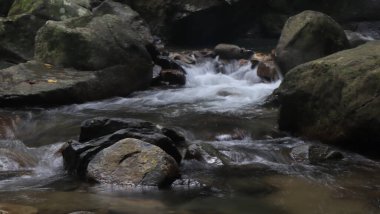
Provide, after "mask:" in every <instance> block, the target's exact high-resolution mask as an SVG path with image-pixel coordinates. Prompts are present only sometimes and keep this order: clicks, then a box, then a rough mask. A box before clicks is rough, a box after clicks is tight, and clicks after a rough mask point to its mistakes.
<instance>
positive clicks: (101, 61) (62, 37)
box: [35, 2, 152, 70]
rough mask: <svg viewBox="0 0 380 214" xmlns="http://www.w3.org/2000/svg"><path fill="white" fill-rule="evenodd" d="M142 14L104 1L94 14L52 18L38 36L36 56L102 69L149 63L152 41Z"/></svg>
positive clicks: (57, 62) (51, 60)
mask: <svg viewBox="0 0 380 214" xmlns="http://www.w3.org/2000/svg"><path fill="white" fill-rule="evenodd" d="M151 37H152V36H151V35H150V31H149V29H148V28H147V27H146V26H145V25H144V22H143V21H142V20H141V19H140V18H139V16H138V14H137V13H136V12H134V11H133V10H131V9H130V8H128V7H127V6H124V5H122V4H119V3H115V2H108V3H103V4H102V5H101V6H100V8H98V9H97V11H96V12H95V13H94V15H91V16H83V17H79V18H75V19H70V20H66V21H61V22H56V21H48V22H47V23H46V25H45V26H44V27H42V28H41V29H40V30H39V32H38V34H37V36H36V52H35V57H36V58H37V59H38V60H40V61H42V62H46V63H50V64H54V65H59V66H64V67H74V68H77V69H80V70H99V69H103V68H105V67H109V66H113V65H119V64H132V63H133V64H136V63H137V64H138V63H149V64H150V61H151V58H150V55H149V53H148V52H147V49H146V46H147V45H149V44H150V42H151V41H152V39H151Z"/></svg>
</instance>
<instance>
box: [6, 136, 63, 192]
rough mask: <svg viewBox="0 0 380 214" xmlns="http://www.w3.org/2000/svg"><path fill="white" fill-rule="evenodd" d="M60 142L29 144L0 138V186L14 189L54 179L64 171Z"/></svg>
mask: <svg viewBox="0 0 380 214" xmlns="http://www.w3.org/2000/svg"><path fill="white" fill-rule="evenodd" d="M62 146H63V144H62V143H57V144H52V145H49V146H44V147H40V148H29V147H27V146H25V145H24V144H23V143H22V142H21V141H18V140H0V189H1V190H3V191H6V190H15V189H20V188H25V187H31V186H35V185H40V184H46V183H49V182H41V181H43V180H46V181H48V180H52V179H53V180H54V177H56V176H57V175H59V174H63V172H64V171H63V160H62V155H61V154H60V153H59V151H60V148H62Z"/></svg>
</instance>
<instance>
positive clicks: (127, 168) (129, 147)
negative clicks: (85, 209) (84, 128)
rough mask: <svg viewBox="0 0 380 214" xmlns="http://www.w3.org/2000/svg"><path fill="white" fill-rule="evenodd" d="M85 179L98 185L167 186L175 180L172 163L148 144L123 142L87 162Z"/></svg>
mask: <svg viewBox="0 0 380 214" xmlns="http://www.w3.org/2000/svg"><path fill="white" fill-rule="evenodd" d="M87 176H88V178H89V179H93V180H95V181H98V182H100V183H108V184H118V185H132V186H135V185H143V186H167V185H170V184H171V183H172V182H173V181H174V180H175V179H177V178H178V177H179V169H178V166H177V163H176V162H175V160H174V159H173V158H172V157H171V156H169V155H168V154H167V153H165V152H164V151H163V150H161V149H160V148H159V147H157V146H154V145H152V144H149V143H146V142H143V141H140V140H136V139H124V140H121V141H119V142H116V143H115V144H114V145H112V146H110V147H108V148H106V149H103V150H102V151H100V152H99V153H98V154H96V155H95V157H94V158H93V159H92V160H91V161H90V163H89V164H88V168H87Z"/></svg>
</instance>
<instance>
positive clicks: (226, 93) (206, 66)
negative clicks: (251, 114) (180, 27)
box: [66, 59, 281, 116]
mask: <svg viewBox="0 0 380 214" xmlns="http://www.w3.org/2000/svg"><path fill="white" fill-rule="evenodd" d="M218 65H220V61H219V60H218V59H215V60H208V61H205V62H202V63H198V64H196V65H192V66H187V67H185V70H186V73H187V83H186V85H185V87H182V88H176V89H167V90H156V91H155V90H153V91H152V90H151V91H144V92H138V93H135V94H134V95H132V97H130V98H117V99H114V100H107V101H102V102H93V103H87V104H82V105H76V106H70V107H68V108H67V109H66V111H74V112H75V111H76V112H77V111H82V110H86V109H94V110H95V109H104V110H115V109H119V108H122V107H125V106H128V108H129V109H134V110H136V111H149V110H157V109H160V108H162V107H168V108H170V107H172V108H173V109H176V111H175V112H172V113H173V114H175V113H178V111H182V112H186V111H196V112H219V113H220V112H238V111H242V110H245V109H247V108H248V107H252V106H255V105H259V104H262V103H263V102H264V101H265V99H266V98H267V97H268V96H269V95H270V94H271V93H272V92H273V91H274V90H275V89H276V88H278V87H279V85H280V83H281V80H278V81H275V82H271V83H264V82H262V80H261V79H260V78H259V77H258V76H257V68H252V64H251V63H250V62H248V63H246V64H245V65H240V63H239V62H238V61H233V62H230V63H227V64H225V65H224V67H223V72H220V69H218ZM177 116H178V115H177Z"/></svg>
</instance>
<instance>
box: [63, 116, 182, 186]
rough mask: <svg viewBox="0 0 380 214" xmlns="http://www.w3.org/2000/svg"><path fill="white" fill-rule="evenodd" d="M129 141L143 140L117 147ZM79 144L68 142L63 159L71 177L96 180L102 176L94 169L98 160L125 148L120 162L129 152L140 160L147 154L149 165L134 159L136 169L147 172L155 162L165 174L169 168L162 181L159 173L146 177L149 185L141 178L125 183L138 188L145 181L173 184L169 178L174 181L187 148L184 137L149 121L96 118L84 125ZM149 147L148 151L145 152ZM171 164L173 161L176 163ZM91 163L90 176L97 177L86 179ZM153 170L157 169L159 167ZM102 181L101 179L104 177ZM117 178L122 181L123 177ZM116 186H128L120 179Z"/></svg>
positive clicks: (157, 183)
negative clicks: (183, 148)
mask: <svg viewBox="0 0 380 214" xmlns="http://www.w3.org/2000/svg"><path fill="white" fill-rule="evenodd" d="M126 138H133V139H139V140H140V141H135V140H126V141H127V143H125V142H122V143H120V145H116V144H118V142H119V141H121V140H124V139H126ZM80 141H81V142H82V143H79V142H75V141H73V142H69V143H68V145H67V147H66V148H65V149H64V151H63V157H64V160H65V167H66V169H67V170H69V172H70V173H71V174H75V175H79V176H80V177H82V178H86V179H89V178H94V177H96V179H95V180H98V179H97V178H98V177H99V176H100V175H99V174H98V172H96V173H95V171H96V170H98V169H97V167H95V166H94V164H95V163H96V164H95V165H99V164H100V163H98V161H100V159H102V158H105V157H103V156H104V155H105V156H107V154H108V153H109V152H110V153H114V152H115V151H118V149H115V148H116V147H119V146H121V148H123V149H125V150H124V151H123V152H122V153H123V154H121V153H120V155H121V156H120V160H118V161H121V162H122V161H123V160H121V159H122V158H123V157H124V156H126V155H128V154H129V153H133V154H136V155H137V156H138V160H140V159H139V158H144V157H145V155H148V159H147V160H146V161H148V162H146V164H148V165H144V164H143V163H145V162H141V161H142V160H141V161H137V160H136V159H133V161H134V162H135V163H136V168H134V169H135V170H140V167H141V169H145V168H144V167H148V168H149V167H153V165H154V164H153V163H156V161H159V160H160V161H163V162H159V164H158V165H157V166H158V167H163V168H162V170H164V171H165V170H166V168H165V167H167V169H168V171H165V173H168V174H167V176H166V177H165V176H164V177H165V179H164V178H162V176H161V175H160V174H157V176H158V177H157V178H154V176H153V174H155V173H153V174H150V175H152V176H153V177H151V176H148V177H147V178H146V179H148V180H149V182H148V180H145V181H146V182H147V183H144V182H143V178H142V177H138V178H137V180H135V179H132V178H131V179H132V180H133V181H131V180H126V182H132V183H133V184H135V185H138V184H140V183H141V182H143V183H141V184H143V185H145V184H146V185H151V184H152V185H164V183H165V184H170V182H172V181H174V180H171V179H169V180H170V182H167V178H174V177H176V176H177V175H178V172H176V170H177V171H178V169H177V168H178V166H177V163H178V164H179V163H180V162H181V160H182V154H181V152H180V151H179V150H180V149H181V148H182V147H185V145H184V143H185V138H184V137H183V136H182V135H181V134H179V133H177V132H176V131H174V130H171V129H168V128H162V127H157V126H156V125H154V124H152V123H150V122H147V121H143V120H137V119H115V118H113V119H112V118H95V119H92V120H87V121H85V122H83V124H82V128H81V135H80ZM128 142H129V143H128ZM124 144H126V145H124ZM129 144H131V145H129ZM146 144H150V145H151V146H147V145H146ZM130 146H132V147H130ZM114 147H115V148H114ZM148 147H149V149H146V148H148ZM105 149H107V150H106V151H104V150H105ZM113 150H115V151H113ZM132 150H133V151H132ZM149 150H151V151H149ZM103 151H104V152H103ZM108 151H109V152H108ZM128 151H129V152H128ZM99 154H100V155H99ZM164 154H166V155H164ZM132 156H133V155H131V157H132ZM96 157H98V159H96ZM128 157H129V156H128ZM94 159H96V161H95V162H93V161H94ZM106 159H107V158H106ZM171 160H173V161H171ZM118 161H116V162H118ZM136 161H137V162H136ZM152 161H153V162H152ZM116 162H112V163H111V162H110V163H109V164H110V165H112V164H113V166H114V167H119V166H116V165H117V163H116ZM121 162H120V163H121ZM172 162H174V164H173V163H172ZM89 163H90V164H91V163H93V164H92V165H91V173H95V174H96V175H95V174H91V173H90V175H89V176H90V177H88V176H87V175H88V172H89V170H90V169H89V165H88V164H89ZM118 163H119V162H118ZM107 164H108V163H107ZM115 164H116V165H115ZM99 167H104V166H99ZM123 167H127V166H123ZM133 167H135V166H133ZM154 167H156V165H155V166H154ZM150 169H151V168H150ZM128 170H131V169H125V172H127V171H128ZM132 171H133V170H132ZM148 171H150V170H148ZM148 171H146V172H145V173H147V172H148ZM140 172H141V173H142V171H136V172H135V173H137V174H139V173H140ZM153 172H154V170H153ZM156 172H157V171H156ZM127 174H128V173H127ZM143 174H144V173H143ZM125 176H128V175H125ZM99 179H100V180H101V178H99ZM115 179H122V177H119V178H115ZM154 179H158V180H155V182H156V183H154V182H153V180H154ZM106 180H107V179H106ZM111 180H112V179H111ZM138 181H139V182H138ZM106 183H107V182H106ZM111 183H112V182H111ZM116 183H120V184H126V183H122V180H118V182H116Z"/></svg>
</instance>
